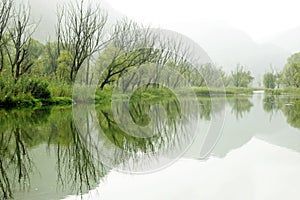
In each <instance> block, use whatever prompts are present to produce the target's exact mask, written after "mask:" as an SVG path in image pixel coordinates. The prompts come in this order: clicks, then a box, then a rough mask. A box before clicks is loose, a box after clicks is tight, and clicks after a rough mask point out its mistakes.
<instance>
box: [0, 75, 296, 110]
mask: <svg viewBox="0 0 300 200" xmlns="http://www.w3.org/2000/svg"><path fill="white" fill-rule="evenodd" d="M0 89H1V90H0V95H1V96H0V107H2V108H12V107H42V106H51V105H71V104H72V102H73V87H72V85H71V84H68V83H61V82H58V81H55V80H45V79H40V78H30V77H24V78H22V79H20V80H18V82H16V83H15V82H14V81H13V80H11V79H4V78H2V79H0ZM112 91H113V87H111V86H109V87H105V88H104V89H103V90H100V89H99V90H96V93H95V95H93V96H91V97H90V99H91V101H93V100H95V103H96V104H109V103H110V101H111V99H112ZM186 91H187V90H184V89H183V90H179V92H180V95H185V94H187V93H186ZM193 91H194V92H195V94H196V96H198V97H210V96H211V95H214V96H218V95H223V94H224V90H222V89H219V88H212V89H208V88H199V87H194V88H193ZM85 92H87V91H86V89H84V90H83V91H82V93H80V92H79V94H80V95H81V96H84V97H85V98H86V96H85ZM252 92H253V89H252V88H225V93H226V95H227V96H230V95H238V94H252ZM299 93H300V92H299ZM87 94H88V93H87ZM114 98H115V97H114ZM116 98H130V100H131V101H133V102H139V101H141V100H143V101H145V100H147V101H157V100H164V99H166V100H170V99H172V98H176V95H175V94H174V92H172V90H171V89H168V88H156V87H148V88H146V87H141V88H139V89H137V90H135V91H134V93H133V96H131V97H129V96H126V95H123V94H121V95H118V96H117V97H116ZM75 101H80V99H76V98H75Z"/></svg>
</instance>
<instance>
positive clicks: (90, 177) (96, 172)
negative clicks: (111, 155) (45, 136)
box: [57, 121, 107, 193]
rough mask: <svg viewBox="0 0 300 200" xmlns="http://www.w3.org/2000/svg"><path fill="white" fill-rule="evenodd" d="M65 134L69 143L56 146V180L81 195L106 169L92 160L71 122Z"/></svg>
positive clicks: (96, 181) (92, 157)
mask: <svg viewBox="0 0 300 200" xmlns="http://www.w3.org/2000/svg"><path fill="white" fill-rule="evenodd" d="M87 128H88V127H87ZM66 134H68V138H69V141H70V143H69V144H67V145H63V144H60V143H58V144H57V168H58V180H59V182H60V183H61V184H62V186H63V187H64V186H66V185H70V186H71V187H72V189H73V190H74V191H76V192H77V193H83V192H84V191H86V190H90V189H91V188H92V187H93V185H94V184H96V183H98V182H99V180H100V178H101V177H103V176H104V175H105V174H106V171H107V169H105V167H104V166H103V164H102V163H100V162H99V161H98V160H97V159H95V158H94V156H93V155H92V153H91V152H90V150H89V149H88V147H87V146H86V143H85V141H84V140H83V138H82V137H81V135H80V134H79V133H78V131H77V130H76V128H75V126H74V123H73V121H69V132H68V133H66Z"/></svg>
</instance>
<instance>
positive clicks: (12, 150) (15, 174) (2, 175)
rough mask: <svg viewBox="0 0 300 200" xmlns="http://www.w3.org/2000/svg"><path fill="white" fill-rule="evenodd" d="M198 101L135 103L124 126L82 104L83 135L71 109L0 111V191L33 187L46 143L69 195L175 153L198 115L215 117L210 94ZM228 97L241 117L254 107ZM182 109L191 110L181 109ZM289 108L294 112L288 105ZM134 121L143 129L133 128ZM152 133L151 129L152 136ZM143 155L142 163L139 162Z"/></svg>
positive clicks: (60, 182) (6, 192) (119, 110)
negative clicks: (119, 169)
mask: <svg viewBox="0 0 300 200" xmlns="http://www.w3.org/2000/svg"><path fill="white" fill-rule="evenodd" d="M198 101H199V102H200V106H199V113H196V112H195V111H194V110H192V108H193V106H191V105H190V104H189V101H186V102H185V101H183V102H180V103H181V105H179V102H178V101H177V100H176V99H175V98H171V99H170V100H166V101H162V102H159V101H157V102H146V101H144V102H140V103H131V104H130V105H129V113H130V115H129V116H130V119H131V120H132V122H133V124H132V125H130V126H127V127H125V128H124V127H120V126H119V124H118V123H117V122H116V119H115V116H114V115H113V114H112V113H111V110H110V109H109V108H105V107H102V106H100V107H97V109H96V116H95V115H94V114H93V113H91V112H88V109H86V108H83V110H85V111H86V112H83V113H84V115H82V116H81V117H82V118H84V119H85V120H84V121H86V122H89V123H83V124H81V128H82V129H85V130H86V131H85V133H88V134H86V135H82V132H80V130H78V128H77V127H76V126H75V124H74V121H73V115H72V110H71V108H64V107H53V108H48V109H36V110H35V109H20V110H0V188H1V194H0V195H1V196H2V198H3V199H9V198H11V197H13V196H14V192H16V191H18V190H21V191H24V190H30V180H31V178H32V176H33V175H34V174H39V173H40V172H43V171H45V170H46V171H47V169H44V168H38V167H37V166H38V164H39V163H36V160H35V159H34V157H33V156H32V150H33V149H35V148H41V147H43V144H47V145H46V147H47V149H52V150H55V151H52V150H51V151H49V155H48V156H50V157H53V158H54V159H55V164H56V174H53V176H56V177H57V178H56V181H57V182H56V183H55V184H56V185H57V189H58V190H62V191H65V193H67V194H82V193H84V192H87V191H88V190H90V189H92V188H93V187H95V186H96V185H98V184H99V181H100V180H101V179H102V178H103V177H104V176H105V175H106V174H107V173H108V172H109V170H110V169H111V168H114V167H115V166H118V165H128V162H130V161H131V164H135V165H141V164H143V165H147V159H148V162H149V164H151V163H152V162H153V157H154V158H157V156H163V155H171V157H172V156H174V155H173V154H172V153H171V154H169V153H170V152H173V151H176V150H178V147H180V145H181V144H184V143H185V142H189V141H190V140H191V138H190V137H191V135H190V134H189V133H190V132H191V130H193V129H195V127H194V126H193V125H192V124H193V123H196V122H197V117H200V118H201V119H202V120H210V119H211V117H212V116H211V115H212V106H211V101H210V99H207V98H199V99H198ZM228 101H229V103H230V105H231V106H232V110H233V112H235V113H237V114H236V116H237V117H242V116H243V115H244V113H245V112H249V110H250V109H251V107H252V104H251V103H250V101H249V100H248V99H247V98H231V99H229V100H228ZM157 104H160V106H157ZM222 106H224V105H222V104H220V107H216V108H215V109H220V110H221V109H222V108H223V107H222ZM286 109H287V108H286ZM183 110H187V111H189V113H183ZM117 113H118V115H117V117H119V119H123V120H125V121H126V120H128V119H127V118H128V115H125V114H124V112H123V110H122V106H121V107H120V108H117ZM285 113H287V114H288V115H292V114H293V115H294V114H295V112H292V111H289V110H286V111H285ZM153 116H155V117H154V118H153ZM294 116H298V115H294ZM126 117H127V118H126ZM119 119H118V120H119ZM95 121H98V122H99V124H100V126H101V128H102V130H103V132H104V136H97V137H96V138H95V137H94V136H93V134H94V133H95V127H94V126H93V124H94V122H95ZM291 121H292V120H291ZM136 124H137V125H139V127H141V128H140V129H135V127H134V126H135V125H136ZM136 130H138V131H140V132H139V133H141V132H142V131H146V132H145V135H146V136H147V137H145V138H143V137H135V136H136V135H135V134H132V132H134V131H136ZM149 130H150V132H149ZM148 133H153V134H152V135H150V137H148V136H149V135H147V134H148ZM136 134H138V133H136ZM199 134H201V133H199ZM142 135H143V134H142ZM104 137H105V139H106V140H104V139H103V138H104ZM96 140H97V142H98V143H97V144H99V142H100V144H101V146H99V145H95V146H91V145H89V143H88V141H96ZM101 142H102V143H101ZM108 142H109V143H108ZM109 145H114V146H115V147H118V149H121V151H112V152H109V153H110V154H108V155H103V153H104V152H102V151H100V150H101V148H102V147H107V146H109ZM95 148H96V149H95ZM199 148H201V147H199ZM181 150H182V149H179V150H178V151H181ZM50 152H51V153H50ZM53 152H54V153H53ZM95 152H96V154H95ZM106 153H107V152H106ZM175 155H177V154H175ZM103 156H107V157H110V159H111V158H113V159H114V162H112V163H113V164H114V165H113V166H107V165H106V163H105V162H102V161H106V160H105V159H106V158H103ZM141 156H142V157H141ZM48 158H49V157H45V158H43V159H48ZM141 158H142V159H143V162H140V159H141ZM130 167H135V166H130ZM41 174H43V173H41ZM43 181H44V182H47V181H48V180H43ZM52 184H53V183H52ZM49 185H50V183H49ZM49 187H50V186H49ZM18 188H19V189H18Z"/></svg>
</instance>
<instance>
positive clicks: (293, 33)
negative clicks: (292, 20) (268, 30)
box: [269, 27, 300, 53]
mask: <svg viewBox="0 0 300 200" xmlns="http://www.w3.org/2000/svg"><path fill="white" fill-rule="evenodd" d="M269 41H270V42H271V43H273V44H276V45H278V46H280V47H282V48H284V49H286V50H288V51H291V52H293V53H296V52H300V27H297V28H294V29H291V30H289V31H285V32H283V33H282V34H279V35H277V36H276V37H273V38H272V39H271V40H269Z"/></svg>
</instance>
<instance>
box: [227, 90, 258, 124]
mask: <svg viewBox="0 0 300 200" xmlns="http://www.w3.org/2000/svg"><path fill="white" fill-rule="evenodd" d="M227 100H228V102H229V104H230V106H231V113H232V114H234V115H235V117H236V119H237V120H238V119H242V118H243V117H244V115H246V114H247V113H249V112H250V110H251V108H252V106H253V104H252V103H251V101H250V100H249V97H247V96H234V97H228V99H227Z"/></svg>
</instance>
